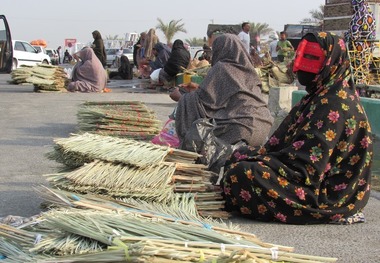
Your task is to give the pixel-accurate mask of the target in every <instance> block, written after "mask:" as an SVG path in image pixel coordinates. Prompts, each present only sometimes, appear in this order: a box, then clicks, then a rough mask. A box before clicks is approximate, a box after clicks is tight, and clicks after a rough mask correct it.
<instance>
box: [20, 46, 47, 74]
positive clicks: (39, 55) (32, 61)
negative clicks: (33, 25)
mask: <svg viewBox="0 0 380 263" xmlns="http://www.w3.org/2000/svg"><path fill="white" fill-rule="evenodd" d="M12 45H13V61H12V70H14V69H16V68H19V67H20V66H21V65H26V66H34V65H37V64H40V63H43V64H51V60H50V57H49V56H48V55H46V54H44V53H43V52H38V51H37V49H36V48H34V47H33V46H32V45H31V44H29V43H28V42H27V41H23V40H12Z"/></svg>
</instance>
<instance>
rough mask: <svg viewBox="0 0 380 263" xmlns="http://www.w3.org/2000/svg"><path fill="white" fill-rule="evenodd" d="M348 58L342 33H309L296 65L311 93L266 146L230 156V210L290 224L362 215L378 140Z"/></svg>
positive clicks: (225, 185) (225, 189)
mask: <svg viewBox="0 0 380 263" xmlns="http://www.w3.org/2000/svg"><path fill="white" fill-rule="evenodd" d="M349 65H350V62H349V60H348V57H347V51H346V47H345V43H344V41H343V39H341V38H339V37H337V36H335V35H333V34H330V33H325V32H320V33H317V34H311V33H310V34H307V35H306V36H305V37H304V38H303V40H302V42H301V43H300V46H299V47H298V49H297V56H296V59H295V63H294V68H293V71H295V72H296V73H297V77H298V80H299V81H300V83H301V84H302V85H305V86H306V91H307V92H308V94H307V95H306V96H305V97H304V98H303V99H302V100H301V101H300V102H299V103H298V104H297V105H296V106H295V107H294V108H293V109H292V110H291V111H290V113H289V115H288V116H287V117H286V119H285V120H284V121H283V123H282V124H281V125H280V127H279V128H278V129H277V130H276V131H275V132H274V134H273V135H272V136H271V137H270V139H269V140H268V141H267V142H266V144H265V145H264V146H262V147H260V148H253V147H244V148H240V149H238V150H237V151H235V152H234V153H233V155H232V156H231V158H230V160H229V161H228V162H227V163H226V172H225V175H224V178H223V185H222V186H223V192H224V197H225V200H226V209H227V210H239V211H240V213H241V214H243V215H246V216H248V217H250V218H254V219H258V220H263V221H272V220H277V221H280V222H284V223H290V224H316V223H330V222H342V223H352V222H353V221H355V220H357V218H358V217H356V216H357V215H362V214H361V210H362V209H363V208H364V207H365V205H366V204H367V201H368V198H369V195H370V166H371V162H372V155H373V152H372V148H373V146H372V137H371V136H372V135H371V131H370V125H369V122H368V119H367V116H366V114H365V112H364V109H363V107H362V105H361V103H360V99H359V96H358V95H357V94H356V92H355V87H354V85H353V82H352V80H351V69H350V66H349ZM360 219H364V218H363V217H360Z"/></svg>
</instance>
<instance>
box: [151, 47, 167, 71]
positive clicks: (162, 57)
mask: <svg viewBox="0 0 380 263" xmlns="http://www.w3.org/2000/svg"><path fill="white" fill-rule="evenodd" d="M153 54H154V56H155V59H154V60H153V61H149V66H150V70H151V72H153V71H154V70H156V69H159V68H163V67H164V65H165V64H166V63H167V62H168V59H169V57H170V54H171V50H170V48H169V47H168V46H167V45H165V44H164V43H161V42H158V43H157V44H156V45H155V46H154V48H153Z"/></svg>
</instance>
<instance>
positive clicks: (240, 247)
mask: <svg viewBox="0 0 380 263" xmlns="http://www.w3.org/2000/svg"><path fill="white" fill-rule="evenodd" d="M0 236H1V237H3V238H2V240H1V241H2V242H0V253H3V255H5V256H6V257H7V260H9V262H178V261H186V262H263V263H269V262H273V261H281V262H305V263H306V262H335V261H336V260H337V259H336V258H326V257H317V256H308V255H301V254H296V253H293V252H292V251H293V248H291V247H284V246H279V245H274V244H269V243H264V242H262V241H261V240H259V239H258V238H257V237H256V236H254V235H253V234H249V233H244V232H241V231H239V230H235V229H230V228H226V227H221V226H214V225H211V224H208V223H200V222H192V221H184V220H178V221H177V220H175V218H172V220H168V219H165V218H159V217H155V216H145V215H144V214H143V213H142V211H140V212H139V213H133V212H129V213H112V212H100V211H91V210H77V209H69V210H67V211H59V210H58V211H54V210H53V211H50V212H48V213H45V214H43V215H42V216H41V218H40V220H38V221H36V222H35V224H33V225H29V226H26V227H22V228H20V229H12V228H11V227H5V228H4V227H3V226H1V225H0ZM25 237H26V238H25ZM33 237H36V238H33ZM21 240H22V241H21Z"/></svg>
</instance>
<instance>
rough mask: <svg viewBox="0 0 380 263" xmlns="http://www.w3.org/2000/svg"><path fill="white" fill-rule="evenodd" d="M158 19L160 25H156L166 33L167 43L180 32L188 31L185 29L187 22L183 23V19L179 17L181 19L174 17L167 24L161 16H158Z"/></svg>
mask: <svg viewBox="0 0 380 263" xmlns="http://www.w3.org/2000/svg"><path fill="white" fill-rule="evenodd" d="M157 21H158V25H157V26H156V29H159V30H161V31H162V33H163V34H164V36H165V38H166V42H167V44H170V43H172V40H173V38H174V36H175V35H176V34H177V33H178V32H183V33H187V31H186V29H185V24H184V23H181V22H182V19H179V20H174V19H173V20H171V21H170V22H169V23H168V24H165V23H164V21H162V19H161V18H157Z"/></svg>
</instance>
